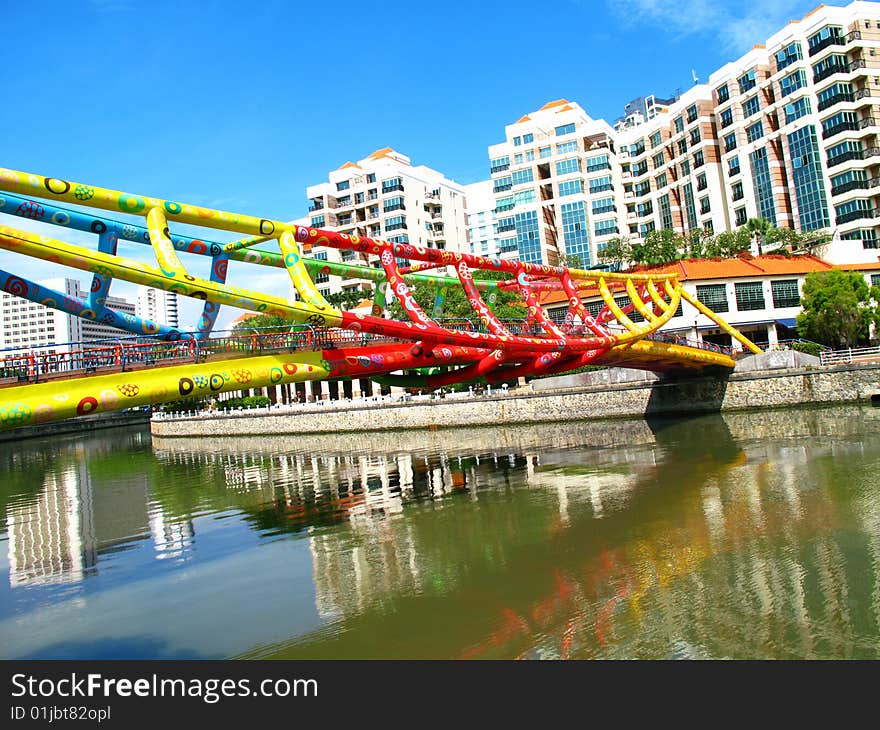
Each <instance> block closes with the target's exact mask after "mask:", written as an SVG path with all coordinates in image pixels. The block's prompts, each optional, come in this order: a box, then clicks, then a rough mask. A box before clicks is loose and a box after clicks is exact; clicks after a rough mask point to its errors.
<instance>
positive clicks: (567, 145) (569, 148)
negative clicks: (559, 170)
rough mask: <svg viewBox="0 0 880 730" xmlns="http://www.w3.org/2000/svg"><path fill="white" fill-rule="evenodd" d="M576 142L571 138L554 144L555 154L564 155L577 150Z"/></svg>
mask: <svg viewBox="0 0 880 730" xmlns="http://www.w3.org/2000/svg"><path fill="white" fill-rule="evenodd" d="M577 148H578V143H577V140H576V139H573V140H571V141H570V142H560V143H559V144H558V145H556V154H557V155H565V154H568V153H569V152H577Z"/></svg>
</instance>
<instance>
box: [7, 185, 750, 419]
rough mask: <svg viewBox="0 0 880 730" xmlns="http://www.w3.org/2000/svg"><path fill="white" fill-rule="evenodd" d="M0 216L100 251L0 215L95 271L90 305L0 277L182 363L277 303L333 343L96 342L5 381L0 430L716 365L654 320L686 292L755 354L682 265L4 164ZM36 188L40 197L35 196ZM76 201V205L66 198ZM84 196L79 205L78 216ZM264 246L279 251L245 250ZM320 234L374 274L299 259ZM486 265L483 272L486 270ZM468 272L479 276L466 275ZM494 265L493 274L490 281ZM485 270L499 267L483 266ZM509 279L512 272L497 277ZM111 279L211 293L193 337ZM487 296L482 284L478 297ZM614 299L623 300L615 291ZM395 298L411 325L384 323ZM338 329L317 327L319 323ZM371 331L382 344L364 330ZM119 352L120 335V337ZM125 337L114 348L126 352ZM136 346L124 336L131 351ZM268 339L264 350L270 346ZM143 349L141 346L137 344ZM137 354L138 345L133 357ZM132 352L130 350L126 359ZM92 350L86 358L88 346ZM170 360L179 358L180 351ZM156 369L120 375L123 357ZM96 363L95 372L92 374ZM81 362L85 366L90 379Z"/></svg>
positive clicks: (20, 248)
mask: <svg viewBox="0 0 880 730" xmlns="http://www.w3.org/2000/svg"><path fill="white" fill-rule="evenodd" d="M0 191H6V193H8V194H4V195H3V197H0V210H2V212H3V213H8V214H11V215H16V216H19V217H22V218H28V219H31V220H37V221H40V222H42V223H49V224H53V225H56V226H59V227H62V228H69V229H74V230H79V231H82V232H86V233H89V234H93V235H95V236H96V237H97V250H93V249H91V248H86V247H83V246H78V245H73V244H69V243H65V242H63V241H59V240H56V239H53V238H50V237H47V236H43V235H37V234H35V233H32V232H29V231H26V230H19V229H16V228H11V227H7V226H0V247H2V248H4V249H6V250H8V251H12V252H14V253H16V254H21V255H25V256H29V257H33V258H37V259H42V260H47V261H52V262H54V263H58V264H62V265H65V266H69V267H72V268H75V269H79V270H81V271H88V272H91V273H92V274H93V278H92V284H91V289H90V293H89V295H88V297H87V298H85V299H77V298H75V297H69V296H65V295H63V294H62V293H60V292H55V291H52V290H50V289H47V288H46V287H45V286H42V285H40V284H38V283H36V282H32V281H28V280H26V279H25V278H23V277H21V276H16V275H15V274H12V273H9V272H0V285H2V288H3V289H4V290H5V291H7V292H9V293H10V294H14V295H16V296H20V297H23V298H26V299H30V300H32V301H37V302H40V303H42V304H45V305H46V306H50V307H54V308H56V309H60V310H62V311H65V312H68V313H69V314H74V315H76V316H78V317H82V318H86V319H90V320H96V321H100V322H103V323H105V324H108V325H111V326H113V327H116V328H118V329H121V330H123V331H127V332H129V333H131V334H134V335H137V336H139V337H143V336H144V335H150V336H153V337H154V338H155V339H157V340H163V341H169V342H171V343H176V342H180V341H186V342H187V344H186V345H185V346H184V347H183V348H181V347H179V346H178V345H177V344H172V345H169V346H168V350H169V351H171V352H173V353H176V355H180V354H181V351H182V357H183V359H184V360H186V358H187V357H188V356H189V354H190V349H189V348H191V351H192V352H197V351H214V352H221V351H222V352H229V351H228V350H223V347H224V346H225V344H223V343H218V342H215V340H216V339H217V338H212V337H210V334H211V332H212V330H213V327H214V324H215V322H216V319H217V314H218V312H219V309H220V306H222V305H229V306H233V307H236V308H239V309H245V310H251V311H256V312H266V313H271V314H279V315H285V316H287V317H289V318H291V319H292V320H293V321H295V322H297V323H298V324H299V325H309V326H312V327H317V328H321V330H320V331H321V332H324V333H326V334H327V336H328V337H331V338H334V339H335V340H337V341H339V342H340V343H341V344H340V345H339V346H333V345H334V344H335V343H330V345H331V346H328V345H324V344H321V343H318V342H313V343H312V346H311V348H302V347H300V346H299V345H296V346H290V347H283V346H282V347H281V348H280V349H278V348H276V349H274V350H272V351H271V352H270V353H269V354H267V353H265V352H261V353H258V354H255V353H249V354H248V356H247V357H240V354H241V353H238V352H237V353H235V356H234V357H232V356H231V357H229V358H228V359H215V360H213V361H212V360H210V358H205V359H204V360H202V359H200V358H198V357H196V358H195V360H194V361H193V362H185V364H180V363H179V362H174V360H175V358H174V357H168V358H159V360H157V359H156V355H157V353H158V354H161V353H160V350H161V347H160V345H159V344H158V343H157V342H147V343H139V345H138V346H142V347H143V348H145V349H143V351H142V352H140V353H133V352H128V353H123V352H122V351H121V350H120V351H118V352H116V353H101V354H100V355H98V354H95V353H92V354H91V355H88V356H84V357H83V358H82V359H83V363H85V364H83V365H82V366H81V367H80V368H79V369H77V367H75V363H73V362H72V361H71V360H69V359H68V360H65V359H63V358H62V359H61V360H57V355H58V353H57V352H56V353H52V355H53V356H54V357H56V361H55V362H54V363H53V364H52V365H51V366H50V365H49V364H48V363H46V362H43V363H42V366H43V374H44V376H45V377H44V381H45V380H46V378H48V381H47V382H29V384H27V385H14V386H12V387H8V388H5V389H3V390H2V391H0V427H7V428H8V427H15V426H20V425H28V424H32V423H40V422H47V421H52V420H56V419H61V418H69V417H73V416H79V415H84V414H89V413H96V412H102V411H111V410H116V409H119V408H131V407H136V406H141V405H146V404H151V403H162V402H167V401H171V400H176V399H179V398H181V397H186V396H204V395H212V394H216V393H222V392H227V391H231V390H240V389H241V388H242V387H247V388H257V387H263V386H269V385H287V384H290V383H301V382H311V381H315V380H326V379H332V380H340V379H341V380H361V379H367V380H376V381H380V382H382V383H385V384H395V385H397V386H399V387H416V388H419V387H422V388H430V389H433V388H436V387H438V386H443V385H449V384H454V383H461V382H470V381H477V380H482V381H486V382H489V383H492V382H496V383H500V382H507V381H516V380H517V379H518V378H522V377H526V376H533V375H539V374H542V375H543V374H552V373H564V372H568V371H571V370H575V369H577V368H581V367H583V366H586V365H603V364H604V365H619V366H623V367H637V368H644V369H650V370H654V371H657V372H664V373H682V372H690V373H708V374H719V373H727V372H729V371H730V370H731V369H732V368H733V366H734V360H733V358H732V357H731V355H730V353H726V352H721V351H717V348H715V350H712V349H705V348H700V347H694V346H690V345H688V344H676V343H673V342H668V341H665V340H664V338H663V337H662V336H661V333H660V330H661V328H662V327H663V325H664V324H666V323H667V322H668V321H669V320H670V319H671V318H672V317H673V316H674V315H675V313H676V311H677V310H678V308H679V306H680V305H681V304H682V302H683V301H686V302H688V303H689V304H690V305H691V306H692V307H694V308H695V311H697V312H700V313H702V314H705V315H706V316H708V317H710V318H711V319H712V320H713V321H715V322H716V323H717V324H718V325H719V326H720V327H721V328H722V329H723V330H724V331H725V332H727V333H728V334H730V335H731V336H732V337H734V338H735V339H736V340H737V341H738V342H740V343H741V344H742V345H743V346H744V347H746V348H747V349H749V350H751V351H752V352H760V350H759V349H758V348H757V347H756V346H755V345H754V344H753V343H751V342H750V341H749V340H748V339H747V338H745V337H744V336H743V335H742V334H740V333H739V332H738V331H736V330H735V329H733V328H732V327H730V326H729V325H728V324H727V323H726V322H724V321H723V320H722V319H721V318H720V317H719V316H718V315H717V314H715V313H714V312H712V311H710V310H709V309H707V308H706V307H705V306H704V305H703V304H702V303H700V302H699V301H698V300H697V299H695V298H694V297H693V296H692V295H691V294H689V293H688V292H687V291H685V290H684V289H683V288H682V286H681V283H680V282H679V280H678V278H677V275H676V274H675V273H656V272H654V273H634V274H619V273H613V272H607V271H593V270H590V271H585V270H582V269H567V268H564V267H557V266H543V265H537V264H531V263H526V262H522V261H518V260H515V259H499V258H484V257H480V256H471V255H469V254H464V253H459V252H450V251H445V250H439V249H434V248H426V249H425V248H419V247H415V246H411V245H409V244H403V243H390V242H387V241H381V240H374V239H371V238H366V237H360V236H357V235H347V234H341V233H334V232H331V231H323V230H318V229H314V228H305V227H302V226H296V225H293V224H289V223H283V222H280V221H272V220H267V219H259V218H254V217H251V216H245V215H238V214H233V213H226V212H223V211H216V210H210V209H206V208H200V207H196V206H190V205H186V204H181V203H178V202H175V201H169V200H161V199H157V198H150V197H144V196H139V195H132V194H129V193H121V192H118V191H114V190H107V189H103V188H96V187H92V186H89V185H83V184H77V183H72V182H69V181H66V180H58V179H55V178H45V177H42V176H39V175H33V174H28V173H23V172H18V171H15V170H6V169H0ZM35 195H36V196H37V197H36V199H35V198H34V197H33V196H35ZM63 203H69V204H74V205H77V206H80V207H78V208H77V209H72V208H63V207H60V206H61V205H62V204H63ZM82 208H86V209H87V211H88V212H83V210H82ZM100 210H109V211H114V212H116V213H119V212H122V213H127V214H134V215H138V216H143V217H144V218H145V221H144V222H145V223H146V225H145V226H139V225H132V224H128V223H123V222H121V221H118V220H114V219H110V218H103V217H100V216H99V215H97V211H100ZM180 224H189V225H195V226H199V227H202V228H210V229H215V230H221V231H225V232H226V233H227V234H228V233H234V234H236V235H244V236H246V237H245V238H241V239H239V240H237V241H232V242H229V243H219V242H215V241H210V240H207V239H204V240H203V239H197V238H193V237H190V236H185V235H181V234H180V233H178V232H172V230H171V226H172V225H173V226H175V227H177V226H178V225H180ZM120 240H122V241H130V242H134V243H138V244H143V245H145V246H150V247H151V249H152V252H153V254H154V255H155V260H156V266H151V265H147V264H144V263H142V262H140V261H138V260H135V259H130V258H124V257H122V256H119V255H118V254H117V247H118V244H119V242H120ZM265 242H272V243H273V244H275V245H277V246H278V249H279V252H278V253H275V252H270V251H263V250H258V249H255V248H253V246H254V245H256V244H260V243H265ZM313 246H324V247H329V248H337V249H340V250H343V251H350V252H354V255H355V256H356V257H358V258H359V260H362V259H361V257H363V259H369V257H374V258H378V261H377V263H378V264H379V265H380V266H381V268H376V267H374V266H369V265H360V264H354V263H341V262H328V261H319V260H316V259H310V258H307V257H305V256H304V254H305V253H306V252H308V251H309V250H310V249H311V248H312V247H313ZM179 253H185V254H191V255H194V256H202V257H208V258H209V259H210V276H209V278H207V279H205V278H200V277H197V276H194V275H193V274H192V273H191V271H190V269H188V268H187V267H185V266H184V264H183V262H182V260H181V258H180V256H179ZM229 261H238V262H241V263H243V264H249V265H251V266H253V267H256V266H266V267H274V268H283V269H285V270H286V271H287V273H288V274H289V276H290V280H291V282H292V284H293V286H294V287H295V289H296V291H297V296H298V301H288V300H286V299H283V298H280V297H276V296H272V295H269V294H264V293H262V292H259V291H253V290H248V289H244V288H241V287H237V286H233V285H231V284H229V283H227V281H226V279H227V272H228V263H229ZM479 272H489V276H490V278H482V279H481V278H480V276H481V274H480V273H479ZM475 273H476V278H475ZM318 274H320V275H324V274H334V275H337V276H342V277H347V278H352V279H358V280H366V281H372V282H374V284H375V286H374V288H373V289H372V290H371V292H369V293H368V292H365V294H367V295H371V296H372V308H371V313H370V314H364V313H360V312H347V311H341V310H339V309H337V308H336V307H334V306H332V305H331V304H330V303H329V302H328V301H327V299H326V298H325V297H324V295H323V294H322V293H321V292H320V291H319V290H318V289H317V288H316V287H315V284H314V280H313V276H315V275H318ZM499 275H503V276H502V278H501V279H498V278H497V276H499ZM492 276H495V277H496V278H491V277H492ZM504 276H506V277H508V278H506V279H505V278H503V277H504ZM113 278H117V279H122V280H125V281H129V282H133V283H136V284H141V285H146V286H151V287H156V288H159V289H164V290H167V291H172V292H176V293H178V294H181V295H183V296H189V297H193V298H195V299H199V300H202V301H203V302H204V305H203V311H202V316H201V318H200V320H199V324H198V328H197V331H196V332H192V333H186V332H181V331H178V330H177V329H175V328H172V327H168V326H167V325H164V324H162V323H156V322H151V321H148V320H143V319H139V318H137V317H133V316H131V315H127V314H123V313H119V312H116V311H114V310H112V308H110V307H109V306H108V304H107V301H108V299H107V295H108V291H109V288H110V285H111V282H112V280H113ZM419 283H421V284H425V285H427V286H428V287H430V288H431V289H432V290H433V291H434V292H435V294H436V296H435V297H434V305H433V308H432V310H431V311H430V312H428V311H426V310H425V309H424V308H423V307H422V306H421V305H420V304H419V302H418V301H417V299H416V298H415V296H414V295H413V293H412V292H411V290H410V287H412V286H413V285H415V284H419ZM451 289H456V290H461V292H462V293H463V294H464V297H465V298H466V300H467V301H468V303H469V305H470V307H471V308H472V310H473V317H474V319H473V320H469V321H467V323H466V326H465V323H463V322H458V323H456V322H453V321H449V320H444V318H443V313H444V312H443V308H444V304H445V301H446V295H447V292H448V291H450V290H451ZM499 291H502V292H511V293H512V294H514V295H515V297H517V298H518V299H519V300H520V302H521V304H522V306H523V308H524V311H526V312H527V317H526V319H525V320H524V321H523V322H518V323H510V322H505V321H502V320H501V319H499V318H498V317H497V316H496V315H495V313H494V311H493V309H492V306H491V304H490V303H489V301H487V300H491V299H492V297H491V294H492V293H493V292H494V293H497V292H499ZM552 291H559V292H564V293H565V295H566V296H567V297H568V299H569V308H568V311H567V314H566V317H565V321H564V322H562V323H556V322H553V321H552V320H551V319H550V318H549V317H548V316H547V314H546V313H545V312H544V310H543V309H542V307H541V306H540V297H541V295H542V294H543V293H546V292H552ZM486 294H489V295H490V296H488V297H485V295H486ZM591 294H597V295H600V296H601V298H602V300H603V302H604V307H603V309H602V310H601V311H600V312H599V313H598V315H597V316H595V317H594V316H592V315H591V314H590V313H589V312H588V311H587V310H586V309H585V307H584V305H583V303H582V297H583V296H586V295H591ZM615 294H618V295H620V294H622V295H623V298H622V299H621V297H620V296H617V297H615ZM392 297H394V298H396V299H397V300H399V302H400V303H401V305H402V307H403V310H404V311H405V313H406V320H405V321H399V320H396V319H393V318H389V317H388V316H386V315H387V313H388V312H387V305H388V303H389V300H390V299H391V298H392ZM327 328H329V330H331V331H333V332H328V329H327ZM375 338H378V340H377V339H375ZM113 347H116V345H114V346H113ZM119 347H120V348H121V347H122V346H121V345H120V346H119ZM129 349H130V348H129ZM270 349H271V348H270ZM148 350H149V352H148ZM6 354H7V355H9V356H10V357H11V358H12V360H11V362H10V363H8V364H7V367H8V369H9V370H10V372H11V373H12V375H13V376H14V377H17V378H18V377H22V374H23V377H24V380H28V381H31V380H34V379H38V377H39V374H40V365H41V363H39V362H38V360H39V357H37V356H35V354H34V353H32V352H31V353H17V354H16V353H6ZM126 354H127V355H130V356H131V357H128V358H127V357H126ZM135 354H137V355H138V357H135V356H134V355H135ZM89 357H90V358H91V364H89V360H88V358H89ZM177 359H178V360H179V359H180V358H179V357H178V358H177ZM147 360H151V361H152V365H151V366H149V367H143V368H138V369H131V368H129V369H126V368H125V364H126V362H131V363H132V364H133V365H134V364H136V363H139V362H140V363H144V362H146V361H147ZM99 368H104V370H105V372H104V373H99V372H98V369H99ZM83 370H85V371H86V372H85V374H83Z"/></svg>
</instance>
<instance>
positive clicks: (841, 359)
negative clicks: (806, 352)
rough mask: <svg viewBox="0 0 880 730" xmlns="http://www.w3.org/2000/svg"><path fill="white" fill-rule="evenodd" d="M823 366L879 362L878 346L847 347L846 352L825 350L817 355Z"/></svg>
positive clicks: (879, 351) (879, 349) (879, 347)
mask: <svg viewBox="0 0 880 730" xmlns="http://www.w3.org/2000/svg"><path fill="white" fill-rule="evenodd" d="M819 358H820V359H821V362H822V364H823V365H843V364H845V363H852V362H878V361H880V346H878V347H849V348H847V349H846V350H825V351H823V352H822V354H821V355H819Z"/></svg>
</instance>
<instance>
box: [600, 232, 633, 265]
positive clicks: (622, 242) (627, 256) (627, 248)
mask: <svg viewBox="0 0 880 730" xmlns="http://www.w3.org/2000/svg"><path fill="white" fill-rule="evenodd" d="M598 258H599V261H600V262H601V263H603V264H610V265H611V266H612V267H613V268H614V269H616V270H617V271H620V270H621V269H622V268H624V266H625V265H626V264H628V263H629V262H630V261H632V244H631V243H630V240H629V236H615V237H614V238H612V239H609V241H608V242H607V243H606V244H605V247H604V248H602V249H601V250H600V251H599V252H598Z"/></svg>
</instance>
